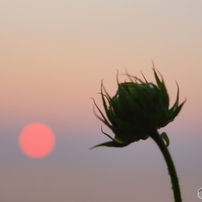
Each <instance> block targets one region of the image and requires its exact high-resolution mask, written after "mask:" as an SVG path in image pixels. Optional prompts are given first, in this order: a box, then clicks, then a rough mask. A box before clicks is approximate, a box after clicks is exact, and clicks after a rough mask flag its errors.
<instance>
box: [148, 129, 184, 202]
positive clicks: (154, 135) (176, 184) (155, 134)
mask: <svg viewBox="0 0 202 202" xmlns="http://www.w3.org/2000/svg"><path fill="white" fill-rule="evenodd" d="M149 136H150V137H151V138H152V139H153V140H154V141H155V142H156V143H157V145H158V146H159V148H160V150H161V152H162V154H163V156H164V159H165V161H166V164H167V167H168V172H169V175H170V177H171V183H172V189H173V194H174V199H175V202H182V199H181V193H180V186H179V182H178V177H177V172H176V169H175V165H174V163H173V160H172V157H171V155H170V153H169V151H168V149H167V147H166V145H165V143H164V141H163V139H162V138H161V137H160V135H159V133H158V131H157V130H152V131H150V132H149Z"/></svg>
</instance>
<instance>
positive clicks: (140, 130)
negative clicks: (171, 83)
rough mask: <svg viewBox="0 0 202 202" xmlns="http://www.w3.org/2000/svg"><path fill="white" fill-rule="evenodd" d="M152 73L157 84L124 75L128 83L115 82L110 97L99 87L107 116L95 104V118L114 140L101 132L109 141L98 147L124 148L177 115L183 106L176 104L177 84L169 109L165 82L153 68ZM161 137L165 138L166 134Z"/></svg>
mask: <svg viewBox="0 0 202 202" xmlns="http://www.w3.org/2000/svg"><path fill="white" fill-rule="evenodd" d="M153 72H154V77H155V80H156V84H153V83H152V82H148V81H147V80H146V79H145V77H144V81H142V80H141V79H139V78H137V77H134V76H131V75H129V74H126V75H127V76H128V78H129V81H130V82H124V83H119V82H117V84H118V90H117V92H116V94H115V95H114V96H113V97H110V96H109V94H108V93H107V91H106V90H105V88H104V86H103V83H102V84H101V97H102V102H103V106H104V109H105V114H106V116H105V115H104V114H103V113H102V111H101V110H100V109H99V107H98V106H97V104H96V103H95V101H94V104H95V106H96V108H97V109H98V111H99V112H100V115H101V116H98V115H96V114H95V115H96V116H97V117H98V118H99V119H100V120H101V121H102V122H103V123H104V124H106V125H107V126H108V127H109V128H110V129H111V130H112V131H113V132H114V134H115V137H114V138H112V137H111V136H110V135H108V134H106V133H105V132H103V130H102V132H103V133H104V134H105V135H107V136H108V137H109V138H110V139H111V140H112V141H110V142H106V143H102V144H99V145H97V146H112V147H124V146H126V145H128V144H130V143H132V142H136V141H139V140H141V139H142V140H145V139H147V138H148V137H149V133H150V131H152V130H157V129H159V128H162V127H164V126H166V125H167V124H168V123H170V122H171V121H173V120H174V118H175V117H176V116H177V115H178V113H179V112H180V110H181V108H182V106H183V104H184V103H185V101H184V102H183V103H181V104H179V87H178V85H177V96H176V101H175V103H174V104H173V106H172V107H171V108H170V109H169V96H168V93H167V90H166V86H165V84H164V80H163V78H162V76H161V77H159V76H158V74H157V72H156V70H155V69H154V68H153ZM162 137H166V138H165V139H168V137H167V136H166V134H165V133H163V136H162ZM168 141H169V140H168ZM97 146H95V147H97Z"/></svg>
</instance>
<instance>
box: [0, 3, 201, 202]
mask: <svg viewBox="0 0 202 202" xmlns="http://www.w3.org/2000/svg"><path fill="white" fill-rule="evenodd" d="M201 9H202V1H201V0H196V1H188V0H183V1H182V0H177V1H176V0H175V1H167V0H166V1H160V0H154V1H146V0H143V1H131V0H116V1H115V0H114V1H110V0H107V1H106V0H103V1H98V0H86V1H81V0H74V1H72V0H69V1H64V0H57V1H56V0H51V1H50V0H49V1H48V0H44V1H39V0H35V1H25V0H18V1H14V0H7V1H3V2H1V3H0V46H1V49H0V100H1V101H0V102H1V104H0V166H1V169H0V179H1V184H0V201H1V202H42V201H43V202H55V201H61V202H63V201H73V202H84V201H88V202H95V201H96V202H103V201H110V202H122V201H127V202H132V201H136V202H143V201H144V202H147V201H148V202H150V201H165V202H170V201H172V200H173V196H172V192H171V185H170V179H169V176H168V174H167V170H166V165H165V162H164V161H163V158H162V156H161V154H160V152H159V150H158V148H157V146H156V145H155V144H154V143H153V142H152V140H151V139H148V140H147V141H140V142H138V143H134V144H131V145H130V146H128V147H126V148H123V149H114V148H104V147H103V148H97V149H95V150H92V151H89V150H88V148H90V147H92V146H94V145H96V144H98V143H101V142H104V141H107V137H105V136H104V135H103V134H102V133H101V131H100V127H101V125H103V124H102V123H101V122H100V121H99V120H98V119H96V117H95V116H94V114H93V111H92V106H93V102H92V100H91V99H90V98H92V97H93V98H95V100H96V102H97V104H98V105H99V106H101V99H100V95H99V94H97V93H98V92H99V91H100V82H101V80H102V79H103V81H104V85H105V87H106V89H107V90H108V92H109V93H110V94H111V95H113V94H115V91H116V72H117V69H118V70H119V74H120V76H119V79H120V81H124V79H125V77H124V76H122V75H121V74H122V73H124V72H125V70H126V69H127V71H128V72H129V73H130V74H132V75H136V76H138V77H141V71H142V72H143V73H144V75H145V77H146V78H147V79H148V80H149V81H150V80H151V81H154V78H153V73H152V69H151V68H152V62H151V61H152V60H153V61H154V63H155V67H156V68H157V69H158V70H159V71H160V72H161V73H162V75H163V76H164V79H165V82H166V85H167V88H168V91H169V94H170V97H171V103H173V101H174V99H175V95H176V83H175V81H177V83H178V84H179V86H180V100H181V101H183V100H184V99H185V98H187V103H186V104H185V106H184V108H183V110H182V112H181V113H180V114H179V116H178V117H177V118H176V120H175V121H174V122H173V123H171V124H170V125H169V126H167V127H166V128H164V129H161V131H166V132H167V133H168V135H169V137H170V140H171V145H170V146H169V148H170V152H171V154H172V155H173V158H174V161H175V162H176V167H177V171H178V173H179V179H180V185H181V189H182V197H183V199H184V202H190V201H192V202H197V201H200V200H199V199H198V198H197V189H199V188H200V187H202V175H201V172H202V162H201V156H202V134H201V133H202V124H201V121H202V115H201V114H202V105H201V103H202V91H201V88H200V86H201V85H200V84H201V75H202V56H201V53H202V26H201V21H202V12H201ZM33 122H41V123H44V124H47V125H48V126H49V127H50V128H51V129H52V130H53V131H54V133H55V137H56V146H55V148H54V150H53V152H52V153H51V154H50V155H49V156H48V157H46V158H44V159H38V160H36V159H35V160H34V159H30V158H28V157H26V156H25V155H24V154H23V153H22V152H21V150H20V148H19V146H18V138H19V134H20V131H21V130H22V128H23V127H24V126H26V125H27V124H29V123H33ZM104 129H105V131H107V132H109V133H110V134H112V133H111V131H109V130H108V129H107V128H106V127H104Z"/></svg>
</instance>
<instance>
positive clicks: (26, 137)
mask: <svg viewBox="0 0 202 202" xmlns="http://www.w3.org/2000/svg"><path fill="white" fill-rule="evenodd" d="M19 146H20V148H21V150H22V152H23V153H24V154H25V155H26V156H28V157H31V158H44V157H46V156H48V155H49V154H50V153H51V151H52V150H53V148H54V146H55V136H54V133H53V131H52V130H51V129H50V128H49V127H48V126H47V125H45V124H43V123H31V124H29V125H26V126H25V127H24V128H23V129H22V131H21V133H20V136H19Z"/></svg>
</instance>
